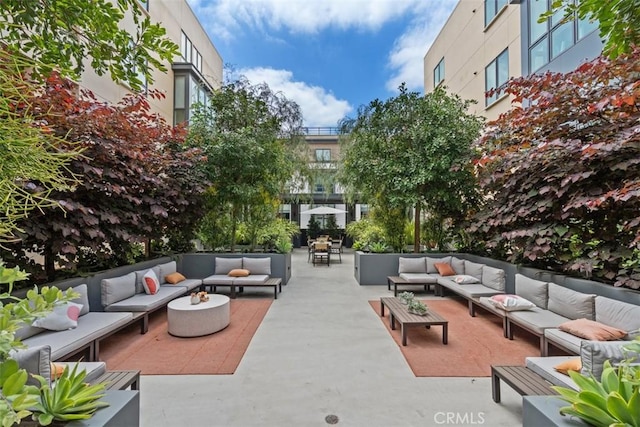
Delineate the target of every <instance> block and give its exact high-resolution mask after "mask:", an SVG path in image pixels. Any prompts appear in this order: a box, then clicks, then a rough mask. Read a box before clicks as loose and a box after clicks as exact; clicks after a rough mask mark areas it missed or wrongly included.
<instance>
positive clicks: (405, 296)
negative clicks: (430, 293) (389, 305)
mask: <svg viewBox="0 0 640 427" xmlns="http://www.w3.org/2000/svg"><path fill="white" fill-rule="evenodd" d="M413 297H414V295H413V292H401V293H400V294H398V299H399V300H400V302H401V303H402V304H404V305H409V303H410V302H411V301H413Z"/></svg>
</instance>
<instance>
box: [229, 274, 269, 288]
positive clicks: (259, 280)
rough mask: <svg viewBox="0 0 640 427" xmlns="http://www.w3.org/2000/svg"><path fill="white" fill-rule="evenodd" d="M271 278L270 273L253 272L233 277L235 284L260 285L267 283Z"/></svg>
mask: <svg viewBox="0 0 640 427" xmlns="http://www.w3.org/2000/svg"><path fill="white" fill-rule="evenodd" d="M267 280H269V275H268V274H252V275H251V276H247V277H236V278H234V279H233V284H234V285H239V286H242V285H260V284H263V283H266V282H267Z"/></svg>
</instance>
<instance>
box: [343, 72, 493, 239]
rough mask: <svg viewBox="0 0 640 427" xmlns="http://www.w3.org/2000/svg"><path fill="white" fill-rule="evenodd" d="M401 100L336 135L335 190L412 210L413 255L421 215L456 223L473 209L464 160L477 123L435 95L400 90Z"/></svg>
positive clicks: (459, 103)
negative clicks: (339, 136) (337, 165)
mask: <svg viewBox="0 0 640 427" xmlns="http://www.w3.org/2000/svg"><path fill="white" fill-rule="evenodd" d="M399 89H400V94H399V95H398V96H396V97H392V98H390V99H388V100H387V101H385V102H382V101H379V100H375V101H372V102H371V103H370V104H369V105H368V106H366V107H361V108H360V110H359V111H358V117H356V118H355V119H350V118H348V119H345V120H343V121H342V123H341V130H342V133H344V134H345V135H346V136H345V137H344V138H343V139H342V142H341V144H342V147H341V153H342V159H341V164H340V168H339V172H338V175H339V178H338V180H339V182H341V183H342V184H343V185H344V186H345V187H346V191H347V193H348V194H349V195H354V194H360V195H362V197H364V198H365V199H366V200H369V201H373V202H375V201H378V202H379V203H383V204H385V205H388V207H389V208H399V209H402V210H403V211H406V210H407V209H409V208H414V209H415V218H416V221H415V242H414V243H415V244H414V250H415V251H418V250H419V248H420V222H419V218H420V211H421V208H422V207H423V206H424V207H425V208H426V209H427V210H428V212H429V213H430V214H432V215H439V216H441V217H443V218H447V217H451V216H461V215H463V214H464V213H465V212H466V210H467V209H468V208H469V207H470V206H474V205H476V204H477V203H478V193H477V185H476V182H475V179H474V175H473V171H472V168H471V162H470V160H471V159H472V157H473V151H472V149H471V144H472V142H473V141H474V140H475V139H476V138H477V137H478V136H479V132H480V129H481V127H482V120H481V119H480V118H479V117H476V116H474V115H471V114H469V113H467V107H468V105H469V102H470V101H463V100H461V99H460V98H459V97H458V96H457V95H449V94H447V93H446V91H445V89H444V88H441V87H439V88H436V89H435V90H434V91H433V92H431V93H428V94H426V95H424V96H422V95H420V94H419V93H416V92H408V91H407V89H406V87H405V86H404V84H403V85H401V86H400V88H399Z"/></svg>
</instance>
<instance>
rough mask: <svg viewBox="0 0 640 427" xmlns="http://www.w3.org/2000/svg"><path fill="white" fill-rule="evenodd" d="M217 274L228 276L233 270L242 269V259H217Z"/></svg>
mask: <svg viewBox="0 0 640 427" xmlns="http://www.w3.org/2000/svg"><path fill="white" fill-rule="evenodd" d="M215 263H216V274H222V275H225V276H226V275H227V274H229V272H230V271H231V270H235V269H238V268H242V258H222V257H216V259H215Z"/></svg>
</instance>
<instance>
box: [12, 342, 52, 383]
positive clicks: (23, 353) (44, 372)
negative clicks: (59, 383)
mask: <svg viewBox="0 0 640 427" xmlns="http://www.w3.org/2000/svg"><path fill="white" fill-rule="evenodd" d="M11 358H12V359H13V360H15V361H16V362H18V366H19V367H20V369H24V370H26V371H27V372H28V373H30V374H36V375H41V376H43V377H44V378H45V379H50V378H51V346H49V345H35V346H31V347H29V348H24V349H20V350H16V351H14V352H12V353H11ZM27 384H29V385H37V386H40V383H39V382H38V380H36V379H35V378H33V377H32V376H31V375H29V377H28V379H27Z"/></svg>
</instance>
